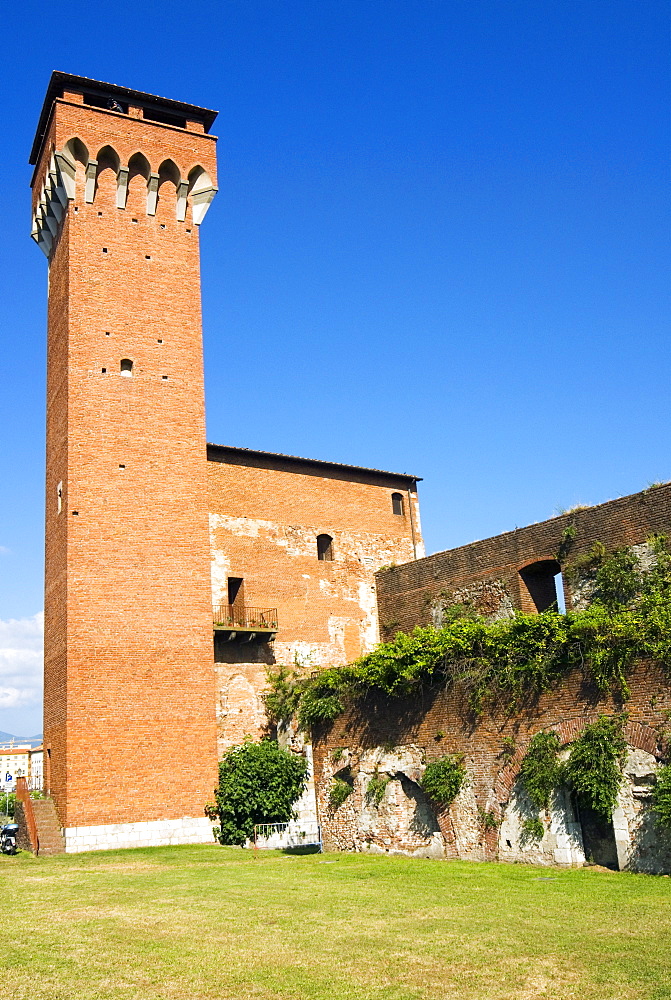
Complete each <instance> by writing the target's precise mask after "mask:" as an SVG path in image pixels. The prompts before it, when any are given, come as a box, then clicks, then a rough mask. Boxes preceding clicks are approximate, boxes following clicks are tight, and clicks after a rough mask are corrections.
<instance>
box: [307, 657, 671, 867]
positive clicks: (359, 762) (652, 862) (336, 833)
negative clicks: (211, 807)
mask: <svg viewBox="0 0 671 1000" xmlns="http://www.w3.org/2000/svg"><path fill="white" fill-rule="evenodd" d="M630 687H631V697H630V700H629V701H628V702H627V703H626V706H625V707H626V710H627V712H628V713H629V715H628V721H627V723H626V726H625V737H626V740H627V744H628V748H629V749H628V756H627V762H626V765H625V769H624V780H623V784H622V789H621V792H620V798H619V803H618V808H617V809H616V810H615V813H614V816H613V837H614V840H615V848H616V851H617V865H618V867H621V868H625V867H628V868H632V869H635V870H642V871H657V872H658V871H671V839H669V838H665V837H664V836H663V835H661V834H660V833H659V831H658V830H656V829H655V828H654V822H653V816H652V814H651V813H650V810H649V808H648V805H649V798H650V792H651V789H652V784H653V782H654V774H655V771H656V770H657V769H658V767H659V766H660V760H661V741H662V740H663V739H664V738H665V734H666V735H667V736H668V733H667V730H668V727H669V722H668V716H667V713H668V712H669V711H671V688H670V687H669V683H668V680H667V678H666V676H665V675H664V673H663V672H662V670H661V669H660V668H659V667H656V666H654V665H652V664H650V663H645V662H641V663H639V664H638V665H637V666H636V669H635V670H634V671H633V673H632V676H631V678H630ZM622 707H623V706H622V705H621V704H620V703H618V702H617V701H615V700H614V699H613V698H611V697H601V698H599V697H598V696H597V694H596V693H595V692H594V691H589V690H585V688H584V686H583V682H582V677H581V676H580V675H579V674H578V673H577V672H576V673H574V674H573V675H572V676H570V677H569V678H568V679H567V681H566V683H565V684H563V685H562V686H561V687H560V688H558V689H557V690H556V691H551V692H547V693H546V694H544V695H542V696H541V697H540V698H539V699H538V700H537V701H536V702H535V703H534V704H529V705H526V706H525V707H524V708H523V709H520V710H518V711H517V712H515V713H510V712H508V711H506V710H505V708H504V707H501V708H498V709H496V708H491V707H490V709H489V710H487V711H485V712H484V713H483V715H482V717H481V718H479V719H474V718H473V717H472V716H470V715H469V713H468V710H467V706H466V704H465V697H464V694H463V692H460V691H459V690H458V689H454V690H449V691H446V690H444V689H437V688H436V689H433V690H426V691H424V693H423V694H422V695H421V696H418V697H417V698H415V699H414V700H410V699H406V700H400V699H399V700H398V701H396V700H385V701H375V700H373V699H369V700H368V701H367V702H365V703H362V704H361V705H360V706H358V707H357V708H356V709H352V710H350V711H349V712H348V713H347V714H344V715H342V716H341V717H339V718H338V719H336V720H335V721H334V722H333V723H332V724H331V725H330V726H323V727H321V728H320V729H318V730H317V731H316V732H315V733H314V734H313V751H314V765H315V787H316V793H317V803H318V809H319V818H320V822H321V824H322V829H323V836H324V843H325V846H326V847H327V849H332V850H335V849H337V850H356V851H385V852H391V853H404V854H414V855H424V856H436V855H438V856H442V857H448V858H462V859H470V860H483V861H484V860H493V859H496V858H499V859H501V860H511V861H527V862H536V863H541V864H563V865H572V864H573V865H575V864H583V863H584V861H585V859H586V853H585V850H584V845H583V841H582V835H581V829H580V825H579V822H578V818H577V817H576V816H575V815H574V811H573V810H574V804H573V803H572V802H571V801H570V796H568V795H567V793H566V792H565V790H560V792H559V793H558V794H557V795H556V796H555V800H554V801H553V803H552V808H551V810H550V811H549V813H548V815H547V816H544V817H541V818H542V819H543V823H544V830H545V832H544V836H543V839H542V841H541V842H540V843H536V842H531V843H525V842H524V837H523V836H522V824H523V821H524V819H525V818H526V817H527V816H529V815H531V813H530V811H529V804H528V802H526V801H525V796H524V793H523V791H522V789H521V788H520V786H519V784H518V781H517V779H518V773H519V768H520V764H521V761H522V758H523V756H524V754H525V752H526V749H527V747H528V745H529V742H530V740H531V738H532V737H533V736H534V735H535V734H536V733H537V732H539V731H540V730H546V729H553V730H555V731H556V732H557V733H558V734H559V737H560V740H561V742H562V745H563V746H564V747H566V746H568V745H569V744H570V742H572V741H573V740H574V739H575V738H576V737H577V736H578V735H580V733H581V732H582V730H583V728H584V726H585V725H586V724H588V723H590V722H594V721H596V719H597V718H598V717H599V715H600V714H602V713H605V714H612V713H614V712H616V711H619V710H620V709H621V708H622ZM510 740H512V745H513V747H514V750H513V752H512V755H511V752H510V749H509V747H510V745H511V744H510V743H509V741H510ZM452 753H457V754H463V755H464V761H465V764H466V767H467V772H468V778H467V781H466V784H465V786H464V788H463V789H462V791H461V792H460V793H459V795H458V796H457V798H456V799H455V801H454V803H453V804H452V806H451V807H450V808H449V809H447V810H436V809H435V808H434V807H432V805H431V803H429V802H427V800H426V798H425V797H424V795H423V793H422V791H421V787H420V783H421V777H422V774H423V772H424V768H425V767H426V764H427V763H429V762H430V761H431V760H435V759H438V758H440V757H443V756H445V755H446V754H452ZM373 775H375V776H376V777H377V778H378V780H379V779H381V778H382V779H389V784H388V785H387V787H386V788H385V791H384V795H383V797H382V799H381V801H380V804H379V805H376V804H375V802H374V800H371V797H370V796H368V797H367V795H366V792H367V790H368V786H369V784H370V781H371V777H372V776H373ZM343 776H344V778H345V779H346V780H348V781H349V782H351V784H352V788H353V791H352V793H351V795H350V796H349V797H348V798H347V799H346V800H345V802H344V803H343V804H342V805H341V806H340V807H339V808H337V809H334V808H332V807H331V805H330V803H329V795H330V790H331V788H332V785H333V781H334V779H335V778H338V777H340V778H342V777H343ZM438 831H439V834H438Z"/></svg>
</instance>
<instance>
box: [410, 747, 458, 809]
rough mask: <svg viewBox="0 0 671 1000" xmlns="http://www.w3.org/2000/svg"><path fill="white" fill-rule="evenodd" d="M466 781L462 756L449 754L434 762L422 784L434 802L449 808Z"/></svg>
mask: <svg viewBox="0 0 671 1000" xmlns="http://www.w3.org/2000/svg"><path fill="white" fill-rule="evenodd" d="M465 780H466V765H465V764H464V759H463V757H462V756H461V755H460V754H448V755H447V756H446V757H441V758H440V760H432V761H431V762H430V763H429V764H427V765H426V770H425V771H424V774H423V775H422V780H421V782H420V784H421V786H422V788H423V789H424V791H425V792H426V794H427V795H428V796H429V798H430V799H433V801H434V802H438V803H439V804H440V805H441V806H449V805H450V804H451V803H452V802H453V801H454V799H455V798H456V797H457V795H458V794H459V792H460V791H461V788H462V786H463V784H464V781H465Z"/></svg>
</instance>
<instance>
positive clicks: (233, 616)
mask: <svg viewBox="0 0 671 1000" xmlns="http://www.w3.org/2000/svg"><path fill="white" fill-rule="evenodd" d="M212 620H213V622H214V631H215V632H217V633H219V634H220V635H221V634H223V635H225V637H226V639H227V640H228V641H229V642H253V641H254V640H256V641H257V642H272V640H273V639H274V638H275V636H276V634H277V608H249V607H247V605H244V604H217V605H215V607H214V608H213V609H212Z"/></svg>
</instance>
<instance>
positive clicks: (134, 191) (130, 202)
mask: <svg viewBox="0 0 671 1000" xmlns="http://www.w3.org/2000/svg"><path fill="white" fill-rule="evenodd" d="M150 173H151V168H150V166H149V160H148V159H147V157H146V156H144V155H143V154H142V153H139V152H138V153H133V155H132V156H131V158H130V160H129V161H128V197H127V200H126V208H127V209H128V210H129V211H130V212H137V213H143V212H145V211H146V208H147V184H148V182H149V174H150ZM133 221H136V220H133Z"/></svg>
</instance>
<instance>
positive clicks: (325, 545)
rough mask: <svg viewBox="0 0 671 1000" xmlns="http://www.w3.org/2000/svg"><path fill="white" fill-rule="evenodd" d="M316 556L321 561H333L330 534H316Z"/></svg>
mask: <svg viewBox="0 0 671 1000" xmlns="http://www.w3.org/2000/svg"><path fill="white" fill-rule="evenodd" d="M317 558H318V559H319V560H320V561H321V562H333V539H332V538H331V536H330V535H317Z"/></svg>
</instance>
